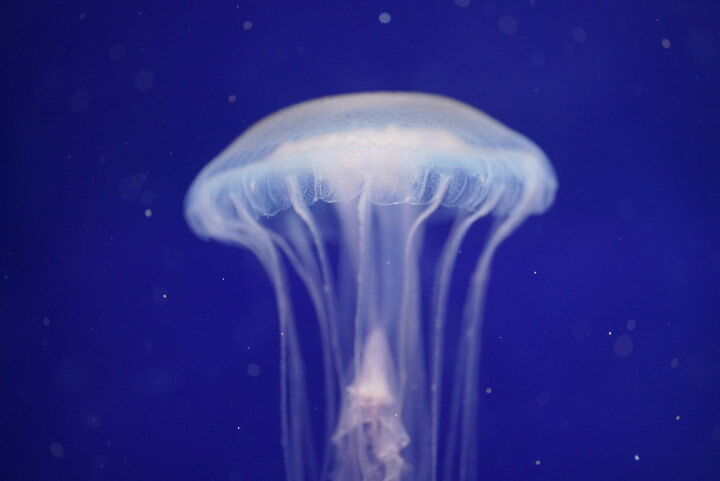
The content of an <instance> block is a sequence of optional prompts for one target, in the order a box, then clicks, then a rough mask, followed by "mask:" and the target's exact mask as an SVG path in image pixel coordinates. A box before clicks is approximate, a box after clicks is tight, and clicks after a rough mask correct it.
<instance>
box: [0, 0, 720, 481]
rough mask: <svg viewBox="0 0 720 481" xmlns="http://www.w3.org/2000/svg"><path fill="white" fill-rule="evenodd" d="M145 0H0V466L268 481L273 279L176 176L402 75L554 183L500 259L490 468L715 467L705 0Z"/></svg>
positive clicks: (718, 323)
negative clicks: (214, 234) (548, 205)
mask: <svg viewBox="0 0 720 481" xmlns="http://www.w3.org/2000/svg"><path fill="white" fill-rule="evenodd" d="M149 3H150V2H116V3H115V4H114V5H110V4H108V3H107V2H91V1H88V2H32V1H29V2H22V3H18V4H16V5H13V4H11V3H7V2H6V3H4V4H3V6H2V7H1V13H2V18H1V19H0V35H1V38H2V43H1V45H0V60H1V62H2V63H1V65H2V75H0V88H1V89H2V99H3V100H2V102H3V104H2V113H1V115H2V128H1V130H0V139H1V140H2V143H1V145H2V150H1V151H0V156H1V157H0V162H1V163H2V175H0V192H2V194H3V197H4V198H3V200H2V202H1V203H0V216H1V218H2V236H1V237H0V243H1V245H0V247H1V249H0V258H1V260H0V316H1V317H0V319H1V321H0V326H1V331H0V349H1V352H0V356H2V357H1V359H2V364H1V366H2V374H1V379H2V381H1V388H2V392H1V394H2V397H1V398H0V399H1V401H0V419H2V426H1V427H2V431H1V433H2V435H1V437H2V441H1V445H0V478H2V479H7V480H40V479H46V480H79V479H87V480H118V481H120V480H164V479H176V480H199V479H203V480H229V481H237V480H269V479H281V477H282V473H283V470H282V464H281V456H280V450H279V442H278V438H279V423H278V410H277V402H278V401H277V400H278V390H277V354H278V351H277V333H276V320H275V310H274V304H273V297H272V293H271V288H270V285H269V283H268V281H267V279H266V277H265V275H264V273H263V272H262V270H261V268H260V266H259V264H258V263H257V261H256V260H255V259H254V258H253V257H252V255H251V254H249V253H248V252H246V251H244V250H240V249H233V248H230V247H227V246H222V245H218V244H214V243H204V242H201V241H200V240H198V239H197V238H195V237H194V236H193V235H192V234H191V233H190V231H189V229H188V228H187V226H186V225H185V222H184V220H183V217H182V202H183V195H184V193H185V190H186V188H187V186H188V185H189V183H190V181H191V180H192V178H193V177H194V175H195V174H196V173H197V172H198V171H199V169H200V168H201V167H202V166H203V165H204V164H205V163H206V162H207V161H209V160H210V159H211V158H212V157H213V156H214V155H215V154H216V153H217V152H218V151H219V150H221V149H222V148H223V147H225V145H227V144H228V143H229V142H230V141H231V140H232V139H233V138H234V137H235V136H236V135H238V134H239V133H240V132H241V131H242V130H243V129H245V128H246V127H247V126H249V125H250V124H251V123H252V122H254V121H256V120H258V119H259V118H260V117H262V116H264V115H266V114H268V113H271V112H273V111H275V110H276V109H278V108H281V107H284V106H287V105H289V104H291V103H294V102H298V101H301V100H306V99H309V98H313V97H317V96H321V95H327V94H334V93H342V92H353V91H364V90H378V89H390V90H392V89H400V90H420V91H427V92H435V93H440V94H444V95H449V96H452V97H455V98H458V99H461V100H463V101H466V102H468V103H470V104H472V105H475V106H477V107H479V108H481V109H483V110H485V111H486V112H488V113H489V114H491V115H493V116H495V117H497V118H498V119H500V120H501V121H503V122H504V123H506V124H508V125H510V126H511V127H513V128H514V129H516V130H518V131H520V132H523V133H524V134H526V135H528V136H529V137H530V138H532V139H533V140H535V141H536V142H537V143H538V144H539V145H541V146H542V147H543V148H544V150H545V151H546V152H547V154H548V156H549V157H550V158H551V160H552V161H553V164H554V166H555V168H556V170H557V173H558V177H559V181H560V190H559V192H558V198H557V202H556V204H555V206H554V207H553V209H552V210H551V211H550V212H549V213H548V214H547V215H545V216H543V217H539V218H533V219H531V220H530V221H529V222H527V224H526V225H525V226H523V227H522V229H521V230H520V231H519V232H517V233H516V234H515V235H514V236H513V237H512V238H511V239H510V240H508V241H507V242H506V243H505V244H504V245H503V246H502V248H501V249H500V251H499V253H498V256H497V258H496V262H495V268H494V272H493V277H492V280H491V287H490V293H489V304H488V306H487V312H488V322H487V330H486V336H485V342H484V349H485V350H484V353H483V367H482V386H483V388H484V387H486V386H490V387H491V388H492V393H491V394H483V400H482V402H481V406H480V407H481V410H482V411H481V415H480V418H481V421H482V427H481V432H480V439H481V446H480V450H479V452H478V456H479V457H480V458H481V459H480V462H481V466H482V468H481V472H483V473H485V474H486V478H485V479H495V480H559V479H578V480H580V479H582V480H607V479H618V480H626V479H640V480H653V481H656V480H680V479H683V480H685V479H692V480H713V479H720V474H719V473H720V351H719V350H718V344H719V343H720V224H719V221H720V189H719V188H718V186H719V184H720V167H719V166H718V160H719V158H720V157H719V155H718V154H719V150H720V149H719V148H718V140H720V121H719V119H720V117H719V116H720V67H719V63H720V34H718V24H719V23H720V3H718V2H714V1H707V2H702V1H654V2H629V1H603V2H599V1H598V2H595V1H552V2H550V1H543V0H532V1H527V0H523V1H506V2H505V1H504V2H499V1H496V2H495V3H492V2H488V1H482V0H471V1H470V3H469V5H468V6H465V7H461V6H458V5H456V4H455V3H454V2H453V1H452V0H446V1H438V2H390V1H381V2H342V1H341V2H326V3H314V2H299V1H298V2H265V1H262V2H261V1H258V2H247V3H246V2H239V3H238V2H219V1H218V2H196V3H194V4H193V3H187V2H155V5H152V6H151V5H148V4H149ZM460 3H461V4H463V5H464V4H465V3H463V2H462V1H460ZM466 3H467V2H466ZM382 12H388V13H389V14H390V15H391V21H390V22H389V23H387V24H383V23H381V22H380V21H379V20H378V16H379V15H380V13H382ZM505 16H509V17H512V19H507V18H502V17H505ZM513 20H514V22H515V23H514V24H513ZM244 22H252V28H249V29H247V27H250V25H249V24H245V28H244V27H243V24H244ZM499 25H500V26H499ZM513 25H514V26H515V27H516V31H514V33H512V31H513ZM500 27H502V30H504V31H505V33H503V31H501V28H500ZM510 33H512V34H510ZM663 39H667V40H668V41H669V44H667V42H666V44H665V45H663ZM666 47H669V48H666ZM231 95H234V96H235V99H236V100H235V101H234V102H230V100H229V97H230V96H231ZM146 209H150V210H151V216H150V217H147V216H146V214H145V211H146ZM630 319H633V320H634V321H633V322H634V323H635V326H636V327H635V329H632V330H631V329H629V328H628V321H629V320H630ZM629 327H632V323H631V325H630V326H629ZM610 332H612V334H609V333H610ZM621 336H622V337H621ZM627 336H629V338H630V339H631V340H632V351H631V352H630V353H629V355H626V356H624V357H620V356H618V353H621V354H623V353H627V347H629V342H630V341H629V340H628V337H627ZM618 339H620V340H619V341H618ZM623 347H625V350H624V351H623ZM673 359H677V366H676V367H672V366H671V362H672V360H673ZM250 364H257V365H258V366H259V367H260V374H259V375H258V376H250V375H249V374H248V365H250ZM676 416H679V419H677V420H676ZM636 455H637V456H638V459H637V460H636V459H635V456H636ZM536 460H540V464H539V465H537V464H536Z"/></svg>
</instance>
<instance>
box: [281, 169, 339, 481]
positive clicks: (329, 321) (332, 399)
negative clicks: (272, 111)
mask: <svg viewBox="0 0 720 481" xmlns="http://www.w3.org/2000/svg"><path fill="white" fill-rule="evenodd" d="M288 183H289V185H290V186H291V196H290V199H291V203H292V206H293V210H294V211H295V212H296V213H297V214H298V216H299V217H300V218H301V219H302V221H303V222H304V223H305V226H306V227H307V230H308V231H309V233H310V236H311V238H312V241H313V244H314V246H315V251H316V254H317V259H315V262H316V263H319V264H320V267H319V270H320V273H321V274H320V275H321V280H320V284H321V286H322V287H321V288H318V283H317V282H315V283H312V282H311V284H312V286H313V291H314V295H313V304H315V309H316V312H317V316H318V324H319V328H320V337H321V342H322V351H323V357H324V358H325V359H326V362H324V363H323V371H324V378H325V400H326V401H325V404H326V406H325V409H326V426H325V428H326V431H327V436H326V440H325V442H326V443H327V444H329V443H330V442H331V438H332V432H333V430H334V429H335V423H336V420H337V390H338V386H339V385H341V384H342V366H341V357H340V347H339V344H338V339H337V330H336V328H335V326H336V324H337V319H336V310H335V304H334V302H335V301H334V299H335V295H334V292H333V291H334V289H333V280H332V273H331V270H330V263H329V261H328V256H327V251H326V249H325V244H324V242H323V239H322V236H321V234H320V230H319V229H318V227H317V224H316V223H315V220H314V217H313V215H312V214H311V213H310V210H309V209H308V208H307V206H306V205H305V204H303V203H302V202H300V201H299V199H298V197H297V189H296V187H295V183H294V182H293V180H289V182H288ZM321 299H322V300H321ZM325 452H326V453H327V452H328V450H327V449H326V450H325ZM329 461H330V457H329V456H327V455H326V456H324V458H323V468H322V478H323V479H324V478H325V477H326V474H327V471H328V469H329Z"/></svg>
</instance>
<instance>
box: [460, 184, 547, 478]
mask: <svg viewBox="0 0 720 481" xmlns="http://www.w3.org/2000/svg"><path fill="white" fill-rule="evenodd" d="M524 194H525V195H524V197H525V198H524V199H523V200H521V201H520V202H519V203H518V204H517V205H516V207H515V209H514V210H513V211H512V212H510V213H508V214H507V216H506V217H504V218H499V219H498V220H497V221H496V224H495V226H493V228H492V230H491V232H490V234H489V237H488V240H487V244H486V245H485V248H484V249H483V252H482V253H481V254H480V257H479V258H478V260H477V263H476V265H475V269H474V270H473V273H472V278H471V281H470V282H471V284H470V291H469V293H468V298H467V299H466V303H465V308H464V312H463V331H462V332H463V343H464V344H465V346H466V348H465V349H464V350H463V351H461V352H464V356H465V359H463V360H462V362H460V363H458V365H462V364H464V365H465V373H464V387H463V406H462V417H463V422H462V423H461V440H462V444H461V448H460V463H459V464H460V480H461V481H463V480H473V479H476V471H477V463H475V462H473V460H472V459H470V453H469V451H470V447H471V446H472V445H473V443H474V439H473V437H474V436H476V435H477V429H476V426H475V425H476V418H477V413H476V411H475V409H474V408H475V403H476V402H477V395H478V393H477V387H478V379H477V377H478V371H479V364H480V355H481V346H482V326H483V323H484V320H485V319H484V315H483V307H484V301H485V295H486V292H487V281H488V275H489V273H490V266H491V264H492V259H493V256H494V255H495V251H496V250H497V248H498V246H499V245H500V244H501V243H502V242H503V241H504V240H505V239H506V238H507V237H508V236H509V235H510V234H512V233H513V232H514V231H515V229H516V228H517V227H518V226H519V225H520V223H521V222H522V221H523V220H524V219H525V217H526V216H527V208H528V206H529V203H530V201H532V200H533V194H534V191H533V190H532V189H528V191H526V192H524ZM458 379H460V378H458Z"/></svg>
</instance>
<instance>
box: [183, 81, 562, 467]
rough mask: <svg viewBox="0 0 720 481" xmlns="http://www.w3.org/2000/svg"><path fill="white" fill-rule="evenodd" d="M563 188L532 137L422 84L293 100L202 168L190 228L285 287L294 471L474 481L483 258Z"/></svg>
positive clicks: (287, 447)
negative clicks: (458, 299)
mask: <svg viewBox="0 0 720 481" xmlns="http://www.w3.org/2000/svg"><path fill="white" fill-rule="evenodd" d="M556 188H557V182H556V178H555V175H554V172H553V170H552V167H551V165H550V163H549V162H548V160H547V159H546V157H545V155H544V154H543V153H542V151H541V150H540V149H539V148H538V147H537V146H535V144H533V143H532V142H531V141H530V140H528V139H526V138H525V137H523V136H521V135H520V134H518V133H516V132H514V131H512V130H510V129H508V128H507V127H505V126H503V125H502V124H500V123H499V122H497V121H495V120H493V119H492V118H490V117H489V116H487V115H485V114H483V113H482V112H480V111H478V110H476V109H474V108H473V107H470V106H468V105H466V104H463V103H460V102H457V101H454V100H451V99H448V98H445V97H440V96H435V95H428V94H421V93H389V92H380V93H360V94H349V95H341V96H334V97H326V98H321V99H317V100H313V101H309V102H305V103H301V104H299V105H296V106H292V107H289V108H287V109H284V110H281V111H280V112H278V113H276V114H273V115H271V116H269V117H267V118H266V119H264V120H262V121H260V122H258V123H257V124H255V125H254V126H253V127H251V128H250V129H248V130H247V131H246V132H245V133H244V134H243V135H241V136H240V137H239V138H238V139H237V140H236V141H235V142H234V143H233V144H231V145H230V146H229V147H228V148H227V149H226V150H225V151H223V152H222V153H221V154H220V155H219V156H218V157H217V158H216V159H214V160H213V161H212V162H211V163H210V164H208V165H207V166H206V167H205V168H204V169H203V170H202V171H201V173H200V174H199V175H198V177H197V178H196V179H195V181H194V182H193V184H192V186H191V188H190V190H189V192H188V195H187V198H186V205H185V215H186V218H187V220H188V222H189V224H190V226H191V227H192V229H193V230H194V231H195V232H196V233H197V234H198V235H199V236H201V237H203V238H212V239H216V240H220V241H223V242H227V243H230V244H234V245H241V246H245V247H247V248H249V249H251V250H252V251H253V252H254V253H255V254H256V255H257V256H258V258H259V259H260V261H261V262H262V264H263V266H264V267H265V269H266V270H267V272H268V274H269V277H270V279H271V282H272V284H273V287H274V289H275V293H276V298H277V304H278V314H279V324H280V346H281V362H280V384H281V402H280V405H281V409H280V411H281V436H282V445H283V453H284V462H285V468H286V473H287V478H288V479H289V480H291V481H305V480H313V481H314V480H326V479H336V480H365V481H399V480H418V481H422V480H436V479H443V480H447V481H449V480H453V479H460V480H475V479H478V477H477V475H476V470H477V468H478V466H479V460H478V453H477V452H476V450H475V443H476V436H477V423H476V419H477V418H476V411H477V409H476V401H477V394H478V382H479V354H480V353H479V349H480V335H481V327H482V306H483V298H484V293H485V285H486V281H487V276H488V271H489V268H490V263H491V259H492V256H493V253H494V252H495V250H496V248H497V247H498V245H499V244H500V243H501V241H502V240H503V239H504V238H505V237H507V236H508V235H509V234H510V233H511V232H512V231H513V230H514V229H515V228H516V227H517V226H518V225H519V224H520V223H521V222H522V221H523V220H524V219H525V218H526V217H527V216H529V215H531V214H540V213H542V212H544V211H545V210H546V209H547V208H548V207H549V206H550V205H551V203H552V201H553V199H554V195H555V190H556ZM484 218H487V219H489V224H490V227H489V228H488V230H487V234H486V237H485V239H484V244H483V248H482V250H481V251H480V253H479V256H478V258H477V259H476V260H475V261H474V262H475V267H474V270H473V271H472V274H471V275H470V276H469V278H468V279H467V282H466V284H467V288H466V294H465V296H464V308H463V309H462V310H461V311H460V312H459V313H458V314H457V315H455V316H454V317H453V318H452V319H447V318H448V317H449V314H448V313H449V312H450V310H449V308H448V299H449V298H450V296H451V293H450V289H451V282H452V281H453V277H454V271H455V261H456V258H457V255H458V251H459V250H460V247H461V245H463V242H464V241H465V238H466V234H467V233H468V231H469V230H470V228H471V226H473V225H474V224H475V223H476V222H477V221H478V220H480V219H484ZM443 226H444V227H443ZM432 229H438V232H441V233H442V234H443V235H444V236H445V238H444V242H443V243H442V244H440V245H437V246H434V247H433V246H427V245H426V244H429V243H426V242H424V240H425V237H426V233H427V231H428V230H432ZM435 237H437V236H435ZM471 240H472V239H471ZM468 242H470V241H468ZM474 242H478V240H477V239H476V240H475V241H474ZM287 266H289V267H290V268H292V269H293V270H294V272H295V274H296V278H297V279H299V280H300V281H301V282H302V284H303V286H304V289H305V290H306V292H307V298H309V299H310V302H311V304H312V307H313V310H314V312H315V315H316V318H317V326H318V330H319V339H320V344H321V346H319V350H320V351H321V352H322V356H323V373H322V375H321V376H320V378H318V377H317V376H315V375H314V373H306V372H305V367H304V363H303V362H302V359H303V355H304V352H303V349H302V346H301V343H300V342H299V340H298V323H297V322H296V319H295V316H294V309H293V299H292V295H291V289H290V288H289V286H288V270H287ZM305 325H306V324H304V325H303V328H305ZM450 325H452V327H454V329H448V327H449V326H450ZM446 331H448V332H449V331H452V332H455V333H456V334H455V335H454V336H451V335H449V334H448V332H446ZM448 345H449V346H450V348H448ZM306 350H307V347H306ZM318 386H321V389H323V391H324V405H325V409H324V417H323V418H322V419H321V420H320V422H319V423H313V421H312V416H311V415H310V412H311V411H310V409H309V406H308V395H307V393H308V389H317V388H318ZM318 425H319V426H321V428H320V429H322V430H323V433H322V435H323V437H324V439H325V443H324V444H323V445H322V446H319V447H318V446H315V444H316V443H315V442H314V439H316V435H315V434H314V433H313V429H314V428H315V429H317V426H318Z"/></svg>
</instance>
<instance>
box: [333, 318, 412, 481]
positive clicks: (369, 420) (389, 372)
mask: <svg viewBox="0 0 720 481" xmlns="http://www.w3.org/2000/svg"><path fill="white" fill-rule="evenodd" d="M393 374H394V367H393V361H392V357H391V355H390V350H389V348H388V345H387V341H386V339H385V336H384V334H382V332H381V331H380V330H375V331H373V332H372V333H371V334H370V335H369V337H368V339H367V340H366V343H365V347H364V349H363V354H362V360H361V364H360V366H359V367H358V371H357V374H356V379H355V381H354V382H353V383H352V384H351V385H350V386H348V387H347V388H346V389H345V391H346V396H345V400H344V402H343V409H342V413H341V415H340V419H339V422H338V426H337V429H336V431H335V435H334V436H333V442H334V443H335V446H336V448H337V450H338V454H339V456H338V458H339V459H340V460H341V466H340V467H339V471H340V473H341V474H343V475H348V474H349V473H360V474H361V475H362V479H368V480H373V481H375V480H377V481H396V480H399V479H400V476H401V473H402V472H403V470H404V469H405V467H406V462H405V460H404V459H403V457H402V455H401V451H402V450H403V449H404V448H405V447H406V446H407V445H408V444H409V443H410V438H409V436H408V434H407V431H406V430H405V427H404V426H403V424H402V419H401V416H400V413H399V409H398V401H397V399H396V396H395V395H394V394H393V391H394V389H393V387H392V380H393V378H394V376H393Z"/></svg>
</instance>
